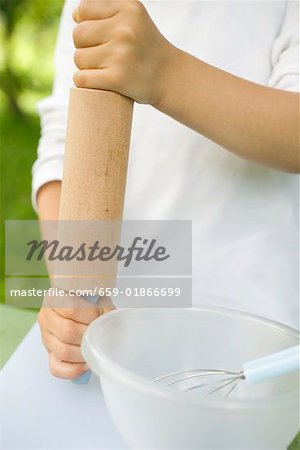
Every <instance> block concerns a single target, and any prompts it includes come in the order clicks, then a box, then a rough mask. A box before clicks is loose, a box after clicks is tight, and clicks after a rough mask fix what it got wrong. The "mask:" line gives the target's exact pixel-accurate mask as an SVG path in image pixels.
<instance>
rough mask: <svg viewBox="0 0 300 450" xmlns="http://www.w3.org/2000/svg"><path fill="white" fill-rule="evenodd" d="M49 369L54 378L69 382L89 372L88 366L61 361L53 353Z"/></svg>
mask: <svg viewBox="0 0 300 450" xmlns="http://www.w3.org/2000/svg"><path fill="white" fill-rule="evenodd" d="M49 368H50V372H51V374H52V375H53V376H54V377H58V378H63V379H68V380H73V379H75V378H78V377H80V376H81V375H82V374H83V373H84V372H85V371H86V370H88V366H87V365H86V364H77V363H70V362H64V361H60V360H59V359H58V358H57V357H56V356H55V355H54V354H53V353H49Z"/></svg>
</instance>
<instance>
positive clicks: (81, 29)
mask: <svg viewBox="0 0 300 450" xmlns="http://www.w3.org/2000/svg"><path fill="white" fill-rule="evenodd" d="M88 28H89V27H88V24H87V23H86V22H80V23H79V24H78V25H77V26H76V27H75V28H74V30H73V42H74V44H75V47H78V46H80V44H81V43H82V41H83V39H84V37H85V35H86V31H87V29H88Z"/></svg>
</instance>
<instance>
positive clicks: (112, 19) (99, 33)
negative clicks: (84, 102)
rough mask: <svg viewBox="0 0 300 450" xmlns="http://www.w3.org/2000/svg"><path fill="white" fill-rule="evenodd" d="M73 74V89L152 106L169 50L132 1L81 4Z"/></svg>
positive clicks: (166, 67)
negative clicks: (110, 93) (111, 94)
mask: <svg viewBox="0 0 300 450" xmlns="http://www.w3.org/2000/svg"><path fill="white" fill-rule="evenodd" d="M73 18H74V20H75V21H76V22H77V23H78V25H77V26H76V28H75V30H74V34H73V39H74V44H75V47H76V48H77V50H76V52H75V55H74V61H75V64H76V66H77V67H78V69H79V71H77V72H76V73H75V74H74V83H75V85H76V86H77V87H82V88H92V89H104V90H110V91H115V92H119V93H120V94H123V95H126V96H128V97H131V98H133V99H134V100H136V101H137V102H139V103H148V104H152V105H153V104H155V103H156V102H157V101H158V99H159V98H160V96H161V95H162V92H163V91H164V86H165V85H166V83H167V82H168V81H167V75H168V70H169V68H170V66H171V64H172V63H171V61H172V58H173V52H174V49H175V47H173V46H172V45H171V44H170V43H169V42H168V41H167V40H166V39H165V38H164V37H163V36H162V35H161V34H160V32H159V30H158V29H157V28H156V26H155V25H154V23H153V22H152V20H151V18H150V17H149V15H148V13H147V11H146V9H145V7H144V6H143V5H142V3H140V2H139V1H137V0H123V1H122V0H121V1H116V0H81V2H80V5H79V7H78V8H76V9H75V11H74V13H73Z"/></svg>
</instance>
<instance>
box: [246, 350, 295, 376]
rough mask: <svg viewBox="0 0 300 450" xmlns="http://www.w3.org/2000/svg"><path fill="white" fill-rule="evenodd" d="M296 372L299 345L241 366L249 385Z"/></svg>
mask: <svg viewBox="0 0 300 450" xmlns="http://www.w3.org/2000/svg"><path fill="white" fill-rule="evenodd" d="M296 370H300V345H296V346H294V347H289V348H287V349H285V350H282V351H280V352H277V353H272V354H271V355H267V356H263V357H262V358H258V359H255V360H253V361H249V362H247V363H245V364H244V366H243V371H244V375H245V378H246V380H247V382H248V383H249V384H256V383H260V382H261V381H265V380H268V379H271V378H275V377H279V376H281V375H285V374H287V373H290V372H294V371H296Z"/></svg>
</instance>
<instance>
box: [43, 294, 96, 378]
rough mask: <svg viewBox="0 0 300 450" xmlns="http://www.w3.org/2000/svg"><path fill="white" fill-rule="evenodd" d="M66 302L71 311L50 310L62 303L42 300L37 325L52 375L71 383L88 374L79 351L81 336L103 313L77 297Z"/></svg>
mask: <svg viewBox="0 0 300 450" xmlns="http://www.w3.org/2000/svg"><path fill="white" fill-rule="evenodd" d="M69 300H70V301H71V302H72V304H73V305H74V307H70V308H69V307H63V308H61V307H60V308H56V307H51V304H52V305H55V304H56V305H57V304H58V302H61V301H62V300H61V299H57V298H55V299H53V298H51V297H50V296H47V297H45V299H44V304H43V307H42V308H41V310H40V312H39V315H38V323H39V326H40V329H41V334H42V341H43V343H44V345H45V347H46V349H47V350H48V353H49V367H50V371H51V373H52V375H54V376H55V377H59V378H67V379H73V378H77V377H79V376H80V375H82V373H83V372H85V371H86V370H88V366H87V365H86V364H85V362H84V360H83V358H82V355H81V350H80V344H81V341H82V336H83V333H84V332H85V330H86V328H87V326H88V325H89V324H90V323H91V322H92V321H93V320H95V319H96V318H97V317H99V316H100V315H101V314H102V313H104V311H103V309H101V308H99V307H97V306H92V305H91V304H88V303H87V301H86V300H84V299H82V298H80V297H69ZM69 303H70V302H69ZM67 306H68V305H67Z"/></svg>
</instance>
